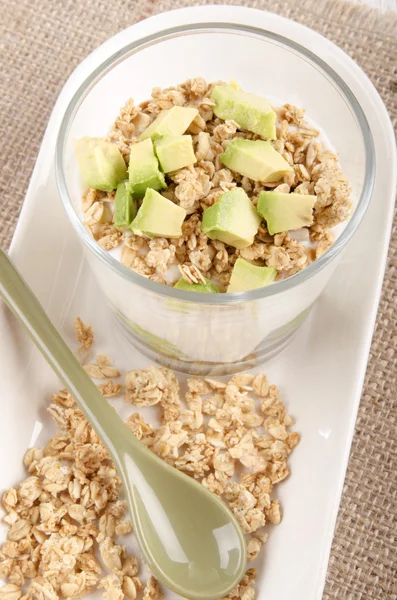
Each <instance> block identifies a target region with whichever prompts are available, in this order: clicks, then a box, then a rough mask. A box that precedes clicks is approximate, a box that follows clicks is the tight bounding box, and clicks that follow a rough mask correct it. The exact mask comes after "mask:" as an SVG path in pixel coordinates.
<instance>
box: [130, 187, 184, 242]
mask: <svg viewBox="0 0 397 600" xmlns="http://www.w3.org/2000/svg"><path fill="white" fill-rule="evenodd" d="M185 217H186V211H185V209H183V208H181V207H180V206H177V205H176V204H174V203H173V202H171V200H168V199H167V198H164V196H162V195H161V194H159V193H158V192H156V191H155V190H152V189H151V188H148V189H147V190H146V193H145V197H144V199H143V201H142V204H141V207H140V208H139V210H138V212H137V215H136V217H135V219H134V220H133V221H132V223H131V229H132V231H133V232H134V233H136V234H137V235H141V234H145V235H148V236H150V237H172V238H177V237H180V236H181V235H182V223H183V221H184V220H185Z"/></svg>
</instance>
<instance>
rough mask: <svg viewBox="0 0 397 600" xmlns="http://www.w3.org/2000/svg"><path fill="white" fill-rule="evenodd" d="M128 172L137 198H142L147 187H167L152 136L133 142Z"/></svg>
mask: <svg viewBox="0 0 397 600" xmlns="http://www.w3.org/2000/svg"><path fill="white" fill-rule="evenodd" d="M128 173H129V179H130V186H131V191H132V193H133V195H134V197H136V198H142V197H143V196H144V195H145V192H146V190H147V188H151V189H153V190H160V189H161V188H166V187H167V184H166V183H165V179H164V175H163V173H162V172H161V171H160V169H159V163H158V160H157V158H156V155H155V153H154V148H153V142H152V140H151V139H150V138H148V139H147V140H144V141H143V142H138V143H137V144H132V146H131V154H130V164H129V166H128Z"/></svg>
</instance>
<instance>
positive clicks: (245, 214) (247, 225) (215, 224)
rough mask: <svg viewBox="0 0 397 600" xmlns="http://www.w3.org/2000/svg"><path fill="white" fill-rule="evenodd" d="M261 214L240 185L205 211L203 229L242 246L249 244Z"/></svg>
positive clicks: (214, 235)
mask: <svg viewBox="0 0 397 600" xmlns="http://www.w3.org/2000/svg"><path fill="white" fill-rule="evenodd" d="M260 222H261V217H260V216H259V215H258V213H257V210H256V208H255V206H254V205H253V204H252V202H251V200H250V199H249V198H248V196H247V194H246V193H245V191H244V190H243V188H241V187H235V188H233V189H232V190H230V191H229V192H225V193H224V194H222V196H221V197H220V198H219V199H218V200H217V201H216V202H215V204H213V205H212V206H210V207H209V208H206V209H205V211H204V212H203V219H202V223H201V229H202V231H203V232H204V233H205V234H206V235H207V236H208V237H209V238H210V239H212V240H220V241H221V242H224V243H225V244H229V246H234V247H235V248H238V249H242V248H247V246H250V245H251V244H252V243H253V241H254V238H255V235H256V233H257V232H258V228H259V224H260Z"/></svg>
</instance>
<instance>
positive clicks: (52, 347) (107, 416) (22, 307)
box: [0, 250, 135, 464]
mask: <svg viewBox="0 0 397 600" xmlns="http://www.w3.org/2000/svg"><path fill="white" fill-rule="evenodd" d="M0 297H2V298H3V300H4V301H5V303H6V304H7V305H8V306H9V308H10V309H11V310H12V311H13V313H14V314H15V316H16V317H17V318H18V319H19V320H20V322H21V323H22V324H23V325H24V327H25V329H26V330H27V332H28V333H29V335H30V337H31V338H32V340H33V341H34V343H35V344H36V346H37V347H38V348H39V350H40V351H41V353H42V354H43V355H44V357H45V358H46V360H47V361H48V363H49V364H50V365H51V366H52V368H53V369H54V371H55V373H56V374H57V375H58V376H59V378H60V379H61V381H62V382H63V383H64V385H65V386H66V387H67V389H68V390H69V392H70V393H71V394H72V396H73V398H74V399H75V400H76V402H77V403H78V404H79V406H80V408H81V410H82V411H83V413H84V414H85V416H86V418H87V419H88V421H89V422H90V423H91V425H92V426H93V427H94V429H95V431H96V432H97V434H98V435H99V437H100V438H101V439H102V441H103V443H104V444H105V445H106V447H107V449H108V450H109V452H110V453H111V454H112V457H113V459H114V461H115V463H116V464H118V463H119V456H118V453H117V450H116V448H115V447H114V444H113V441H114V440H118V439H120V437H121V436H122V434H123V433H126V432H128V433H130V432H129V430H128V428H127V427H126V426H125V425H124V423H123V421H122V420H121V419H120V417H119V416H118V415H117V413H116V411H115V410H114V409H113V407H112V406H111V405H110V404H109V403H108V402H107V400H106V399H105V398H104V397H103V396H102V394H101V393H100V392H99V390H98V389H97V387H96V385H95V384H94V383H93V382H92V381H91V379H90V377H89V376H88V375H87V373H86V372H85V371H84V369H83V368H82V367H81V365H80V364H79V362H78V361H77V360H76V358H75V356H74V355H73V353H72V352H71V351H70V350H69V348H68V346H67V345H66V344H65V342H64V341H63V339H62V338H61V336H60V335H59V333H58V331H57V330H56V329H55V327H54V326H53V324H52V323H51V321H50V319H49V318H48V317H47V315H46V314H45V312H44V310H43V308H42V306H41V304H40V303H39V301H38V300H37V298H36V296H35V295H34V294H33V292H32V290H31V289H30V288H29V287H28V285H27V284H26V283H25V281H24V280H23V279H22V277H21V275H20V274H19V273H18V271H17V270H16V268H15V267H14V265H13V264H12V262H11V261H10V259H9V258H8V256H7V255H6V254H5V253H4V252H3V251H1V250H0ZM129 442H130V444H131V443H132V444H133V443H134V442H135V438H134V436H133V435H131V439H130V440H129Z"/></svg>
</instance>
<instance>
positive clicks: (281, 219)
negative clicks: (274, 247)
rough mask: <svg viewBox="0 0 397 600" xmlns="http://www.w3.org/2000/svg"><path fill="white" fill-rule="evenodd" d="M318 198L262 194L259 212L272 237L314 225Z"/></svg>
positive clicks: (277, 193) (271, 193) (270, 193)
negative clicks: (314, 213)
mask: <svg viewBox="0 0 397 600" xmlns="http://www.w3.org/2000/svg"><path fill="white" fill-rule="evenodd" d="M316 200H317V197H316V196H311V195H304V194H294V193H291V194H281V193H280V192H261V193H260V194H259V199H258V212H259V214H260V215H262V217H263V218H264V219H265V221H266V225H267V229H268V231H269V233H270V235H274V234H275V233H281V232H282V231H291V230H292V229H300V228H301V227H309V226H310V225H313V208H314V205H315V203H316Z"/></svg>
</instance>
